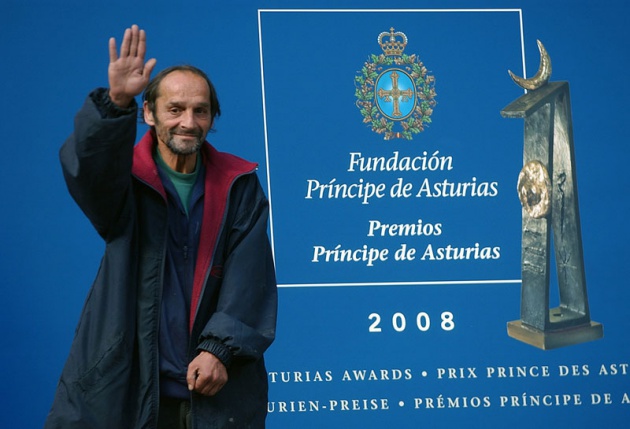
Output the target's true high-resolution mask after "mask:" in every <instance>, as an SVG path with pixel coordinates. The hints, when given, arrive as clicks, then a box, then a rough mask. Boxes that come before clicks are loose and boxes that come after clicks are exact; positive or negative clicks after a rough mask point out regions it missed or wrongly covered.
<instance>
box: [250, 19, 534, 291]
mask: <svg viewBox="0 0 630 429" xmlns="http://www.w3.org/2000/svg"><path fill="white" fill-rule="evenodd" d="M409 12H413V13H506V12H510V13H511V12H517V13H518V16H519V25H520V34H521V57H522V61H523V77H526V76H527V71H526V67H525V36H524V29H523V10H522V9H258V46H259V55H260V84H261V88H262V108H263V130H264V134H265V135H264V140H265V158H266V162H267V196H268V199H269V232H270V241H271V252H272V255H273V259H274V263H275V260H276V257H275V249H276V247H275V240H274V228H273V205H272V198H271V167H270V162H269V137H268V133H267V107H266V93H265V67H264V61H263V58H264V55H263V40H262V14H263V13H409ZM488 284H519V285H520V284H521V280H461V281H423V282H380V283H293V284H291V283H288V284H279V285H278V288H312V287H365V286H442V285H488Z"/></svg>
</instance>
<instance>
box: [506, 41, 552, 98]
mask: <svg viewBox="0 0 630 429" xmlns="http://www.w3.org/2000/svg"><path fill="white" fill-rule="evenodd" d="M536 42H537V43H538V50H539V51H540V66H539V67H538V71H537V72H536V74H535V75H534V76H533V77H531V78H529V79H524V78H522V77H519V76H516V75H515V74H514V73H512V71H510V70H508V73H509V74H510V76H511V77H512V80H513V81H514V82H516V84H517V85H518V86H520V87H521V88H524V89H529V90H534V89H538V88H540V87H541V86H543V85H545V84H547V82H549V78H550V77H551V58H549V54H548V53H547V50H546V49H545V47H544V46H543V44H542V42H541V41H540V40H536Z"/></svg>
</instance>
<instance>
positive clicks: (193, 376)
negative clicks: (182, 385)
mask: <svg viewBox="0 0 630 429" xmlns="http://www.w3.org/2000/svg"><path fill="white" fill-rule="evenodd" d="M198 375H199V369H197V368H195V369H193V368H191V367H188V373H186V383H187V384H188V390H189V391H191V392H192V391H193V390H195V388H196V386H197V377H198Z"/></svg>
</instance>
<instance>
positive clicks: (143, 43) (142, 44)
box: [138, 30, 147, 60]
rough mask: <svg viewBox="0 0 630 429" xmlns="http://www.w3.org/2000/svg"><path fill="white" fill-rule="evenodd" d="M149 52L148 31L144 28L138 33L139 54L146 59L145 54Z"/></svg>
mask: <svg viewBox="0 0 630 429" xmlns="http://www.w3.org/2000/svg"><path fill="white" fill-rule="evenodd" d="M146 52H147V33H146V32H145V31H144V30H140V33H139V34H138V56H139V57H140V58H141V59H142V60H144V55H145V54H146Z"/></svg>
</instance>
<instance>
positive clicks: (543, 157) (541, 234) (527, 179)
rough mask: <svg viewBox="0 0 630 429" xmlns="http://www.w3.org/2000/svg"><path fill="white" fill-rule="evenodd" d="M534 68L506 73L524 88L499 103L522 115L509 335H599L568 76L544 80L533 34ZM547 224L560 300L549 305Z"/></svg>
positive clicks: (544, 65) (531, 338)
mask: <svg viewBox="0 0 630 429" xmlns="http://www.w3.org/2000/svg"><path fill="white" fill-rule="evenodd" d="M538 48H539V50H540V55H541V62H540V67H539V69H538V72H537V73H536V75H535V76H534V77H532V78H530V79H524V78H521V77H518V76H516V75H514V74H513V73H512V72H509V73H510V76H512V79H513V80H514V81H515V82H516V83H517V84H518V85H519V86H521V87H522V88H524V89H527V90H528V92H527V93H526V94H525V95H523V96H521V97H519V98H518V99H516V100H514V101H513V102H512V103H511V104H509V105H508V106H507V107H505V108H504V109H503V110H502V111H501V115H502V116H503V117H505V118H524V119H525V130H524V148H523V165H524V166H523V169H522V170H521V173H520V175H519V179H518V185H517V188H518V189H517V190H518V195H519V199H520V201H521V204H522V206H523V215H522V216H523V219H522V255H521V272H522V286H521V319H520V320H516V321H512V322H509V323H508V326H507V330H508V335H509V336H511V337H513V338H515V339H517V340H520V341H523V342H525V343H527V344H530V345H533V346H536V347H539V348H541V349H544V350H546V349H552V348H557V347H563V346H568V345H572V344H578V343H582V342H586V341H591V340H596V339H598V338H601V337H602V336H603V327H602V325H601V324H600V323H597V322H593V321H591V318H590V312H589V306H588V298H587V293H586V279H585V273H584V258H583V252H582V236H581V227H580V216H579V207H578V194H577V180H576V173H575V155H574V150H573V125H572V119H571V101H570V97H569V84H568V82H551V83H550V82H549V77H550V75H551V59H550V58H549V54H548V53H547V51H546V50H545V48H544V46H543V45H542V43H540V41H538ZM551 231H553V249H554V250H555V262H556V272H557V277H558V287H559V292H560V294H559V295H560V305H559V306H558V307H556V308H552V309H550V308H549V301H550V299H549V283H550V268H551V263H550V261H551V247H552V246H551V243H552V241H551Z"/></svg>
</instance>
